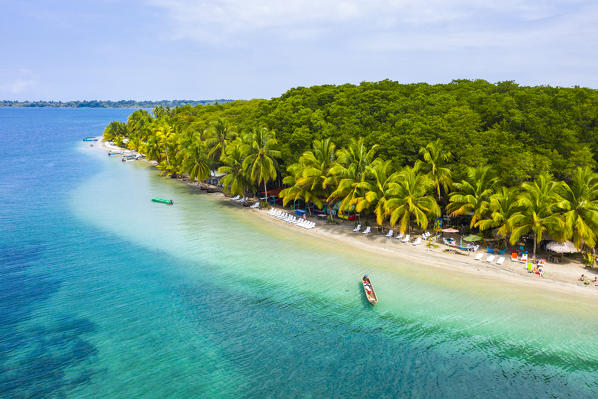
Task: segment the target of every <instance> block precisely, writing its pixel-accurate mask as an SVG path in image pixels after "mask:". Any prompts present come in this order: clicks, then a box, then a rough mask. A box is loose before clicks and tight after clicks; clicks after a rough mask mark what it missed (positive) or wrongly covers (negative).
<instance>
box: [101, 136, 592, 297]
mask: <svg viewBox="0 0 598 399" xmlns="http://www.w3.org/2000/svg"><path fill="white" fill-rule="evenodd" d="M99 143H100V144H101V145H102V148H103V149H105V150H107V151H113V150H117V149H118V150H123V149H122V148H120V147H117V146H114V145H110V144H108V143H107V142H106V141H104V140H103V139H102V138H101V137H99ZM139 161H144V162H145V163H147V164H150V165H151V164H152V162H150V161H148V160H147V159H141V160H139ZM177 180H178V181H179V182H181V183H183V184H187V185H189V186H192V187H198V184H199V183H197V182H190V181H189V180H188V179H181V178H178V179H177ZM206 194H207V193H206ZM210 194H218V195H220V196H221V198H219V199H218V200H219V201H230V198H229V197H226V196H225V195H224V194H223V193H210ZM239 208H242V209H243V210H247V211H249V212H245V213H246V214H251V215H252V217H254V218H255V219H259V220H262V221H269V223H274V224H276V225H278V226H281V227H284V228H286V229H288V230H289V231H294V232H296V233H300V234H305V235H306V236H309V237H312V238H317V239H324V240H326V241H329V242H331V243H334V244H339V245H342V246H347V247H351V248H352V249H356V248H358V249H359V250H363V251H365V252H367V253H369V254H372V255H376V256H383V257H386V258H388V259H389V260H390V261H398V262H402V263H405V262H407V263H409V264H413V265H414V267H430V268H433V269H434V270H435V271H438V272H450V273H453V274H457V275H461V276H468V277H470V278H478V279H483V280H486V281H493V282H495V283H497V284H499V283H505V284H510V285H517V286H519V287H529V288H533V289H534V290H537V291H538V292H543V293H548V292H555V293H560V294H573V295H581V296H586V297H588V296H589V297H591V296H598V287H596V286H594V285H593V283H591V284H590V285H584V284H583V283H582V282H580V281H578V278H579V276H580V275H581V274H582V273H583V274H586V275H587V277H588V279H592V278H593V277H594V276H596V275H598V270H597V271H594V270H593V269H588V268H586V267H585V266H583V265H582V264H581V263H578V262H571V261H568V262H566V263H560V264H554V263H547V264H545V265H544V267H543V268H544V277H540V276H538V275H536V274H533V273H528V272H527V270H525V268H524V264H523V263H520V262H512V261H511V260H510V257H509V256H508V255H507V254H505V261H504V263H503V264H502V265H498V264H496V263H495V261H494V262H492V263H488V262H486V261H484V260H475V259H474V255H473V254H470V255H462V254H455V253H447V252H444V249H445V248H446V246H445V245H444V244H442V243H436V245H437V248H428V247H427V246H426V245H425V242H423V243H422V244H420V245H418V246H414V245H412V244H411V243H401V242H400V241H399V240H397V239H395V238H387V237H385V236H384V235H381V234H378V233H377V232H376V229H374V230H373V231H372V233H370V234H368V235H367V236H364V235H363V234H361V233H354V232H353V231H352V225H350V224H349V223H344V222H341V223H339V224H328V223H326V222H325V221H323V220H320V219H318V220H316V218H315V217H313V216H312V217H311V219H310V220H312V221H316V226H315V227H314V228H313V229H309V230H307V229H304V228H301V227H298V226H296V225H294V224H289V223H287V222H284V221H282V220H280V219H278V218H275V217H272V216H270V215H268V214H267V213H266V210H265V209H250V208H246V207H242V206H240V207H239ZM276 209H280V208H276ZM284 211H289V210H287V209H284ZM414 238H415V237H414ZM477 253H483V252H481V251H478V252H477ZM483 258H484V259H485V258H486V255H485V256H484V257H483Z"/></svg>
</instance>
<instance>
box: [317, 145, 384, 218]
mask: <svg viewBox="0 0 598 399" xmlns="http://www.w3.org/2000/svg"><path fill="white" fill-rule="evenodd" d="M377 149H378V145H374V146H372V147H371V148H370V149H367V148H366V147H365V144H364V142H363V138H360V139H359V140H355V139H353V140H351V143H350V144H349V146H348V147H347V148H343V149H341V150H339V151H338V152H337V158H338V160H337V162H336V163H335V165H334V166H332V167H331V168H330V170H329V176H328V177H327V178H326V179H325V180H324V183H323V184H324V187H325V188H326V187H328V186H329V185H331V184H334V183H336V182H337V181H338V185H337V186H336V189H335V190H334V191H333V192H332V193H331V194H330V195H329V196H328V199H327V201H328V202H329V203H330V202H331V201H337V200H340V201H341V203H340V207H339V209H340V210H341V211H344V210H348V209H349V208H350V206H351V205H352V204H353V203H354V202H353V200H354V199H355V198H357V197H359V196H360V195H361V194H362V191H363V190H364V189H365V188H366V185H365V184H364V183H365V181H366V177H367V167H368V166H370V165H371V163H372V162H373V161H374V156H375V155H376V150H377Z"/></svg>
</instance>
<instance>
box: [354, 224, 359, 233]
mask: <svg viewBox="0 0 598 399" xmlns="http://www.w3.org/2000/svg"><path fill="white" fill-rule="evenodd" d="M359 230H361V225H360V224H358V225H357V227H355V228H354V229H353V231H354V232H358V231H359Z"/></svg>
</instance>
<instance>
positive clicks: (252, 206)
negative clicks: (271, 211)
mask: <svg viewBox="0 0 598 399" xmlns="http://www.w3.org/2000/svg"><path fill="white" fill-rule="evenodd" d="M259 207H260V203H259V202H256V203H255V204H253V205H251V206H250V208H253V209H255V208H259Z"/></svg>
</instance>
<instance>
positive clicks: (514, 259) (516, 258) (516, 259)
mask: <svg viewBox="0 0 598 399" xmlns="http://www.w3.org/2000/svg"><path fill="white" fill-rule="evenodd" d="M511 262H519V256H518V255H517V252H511Z"/></svg>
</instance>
